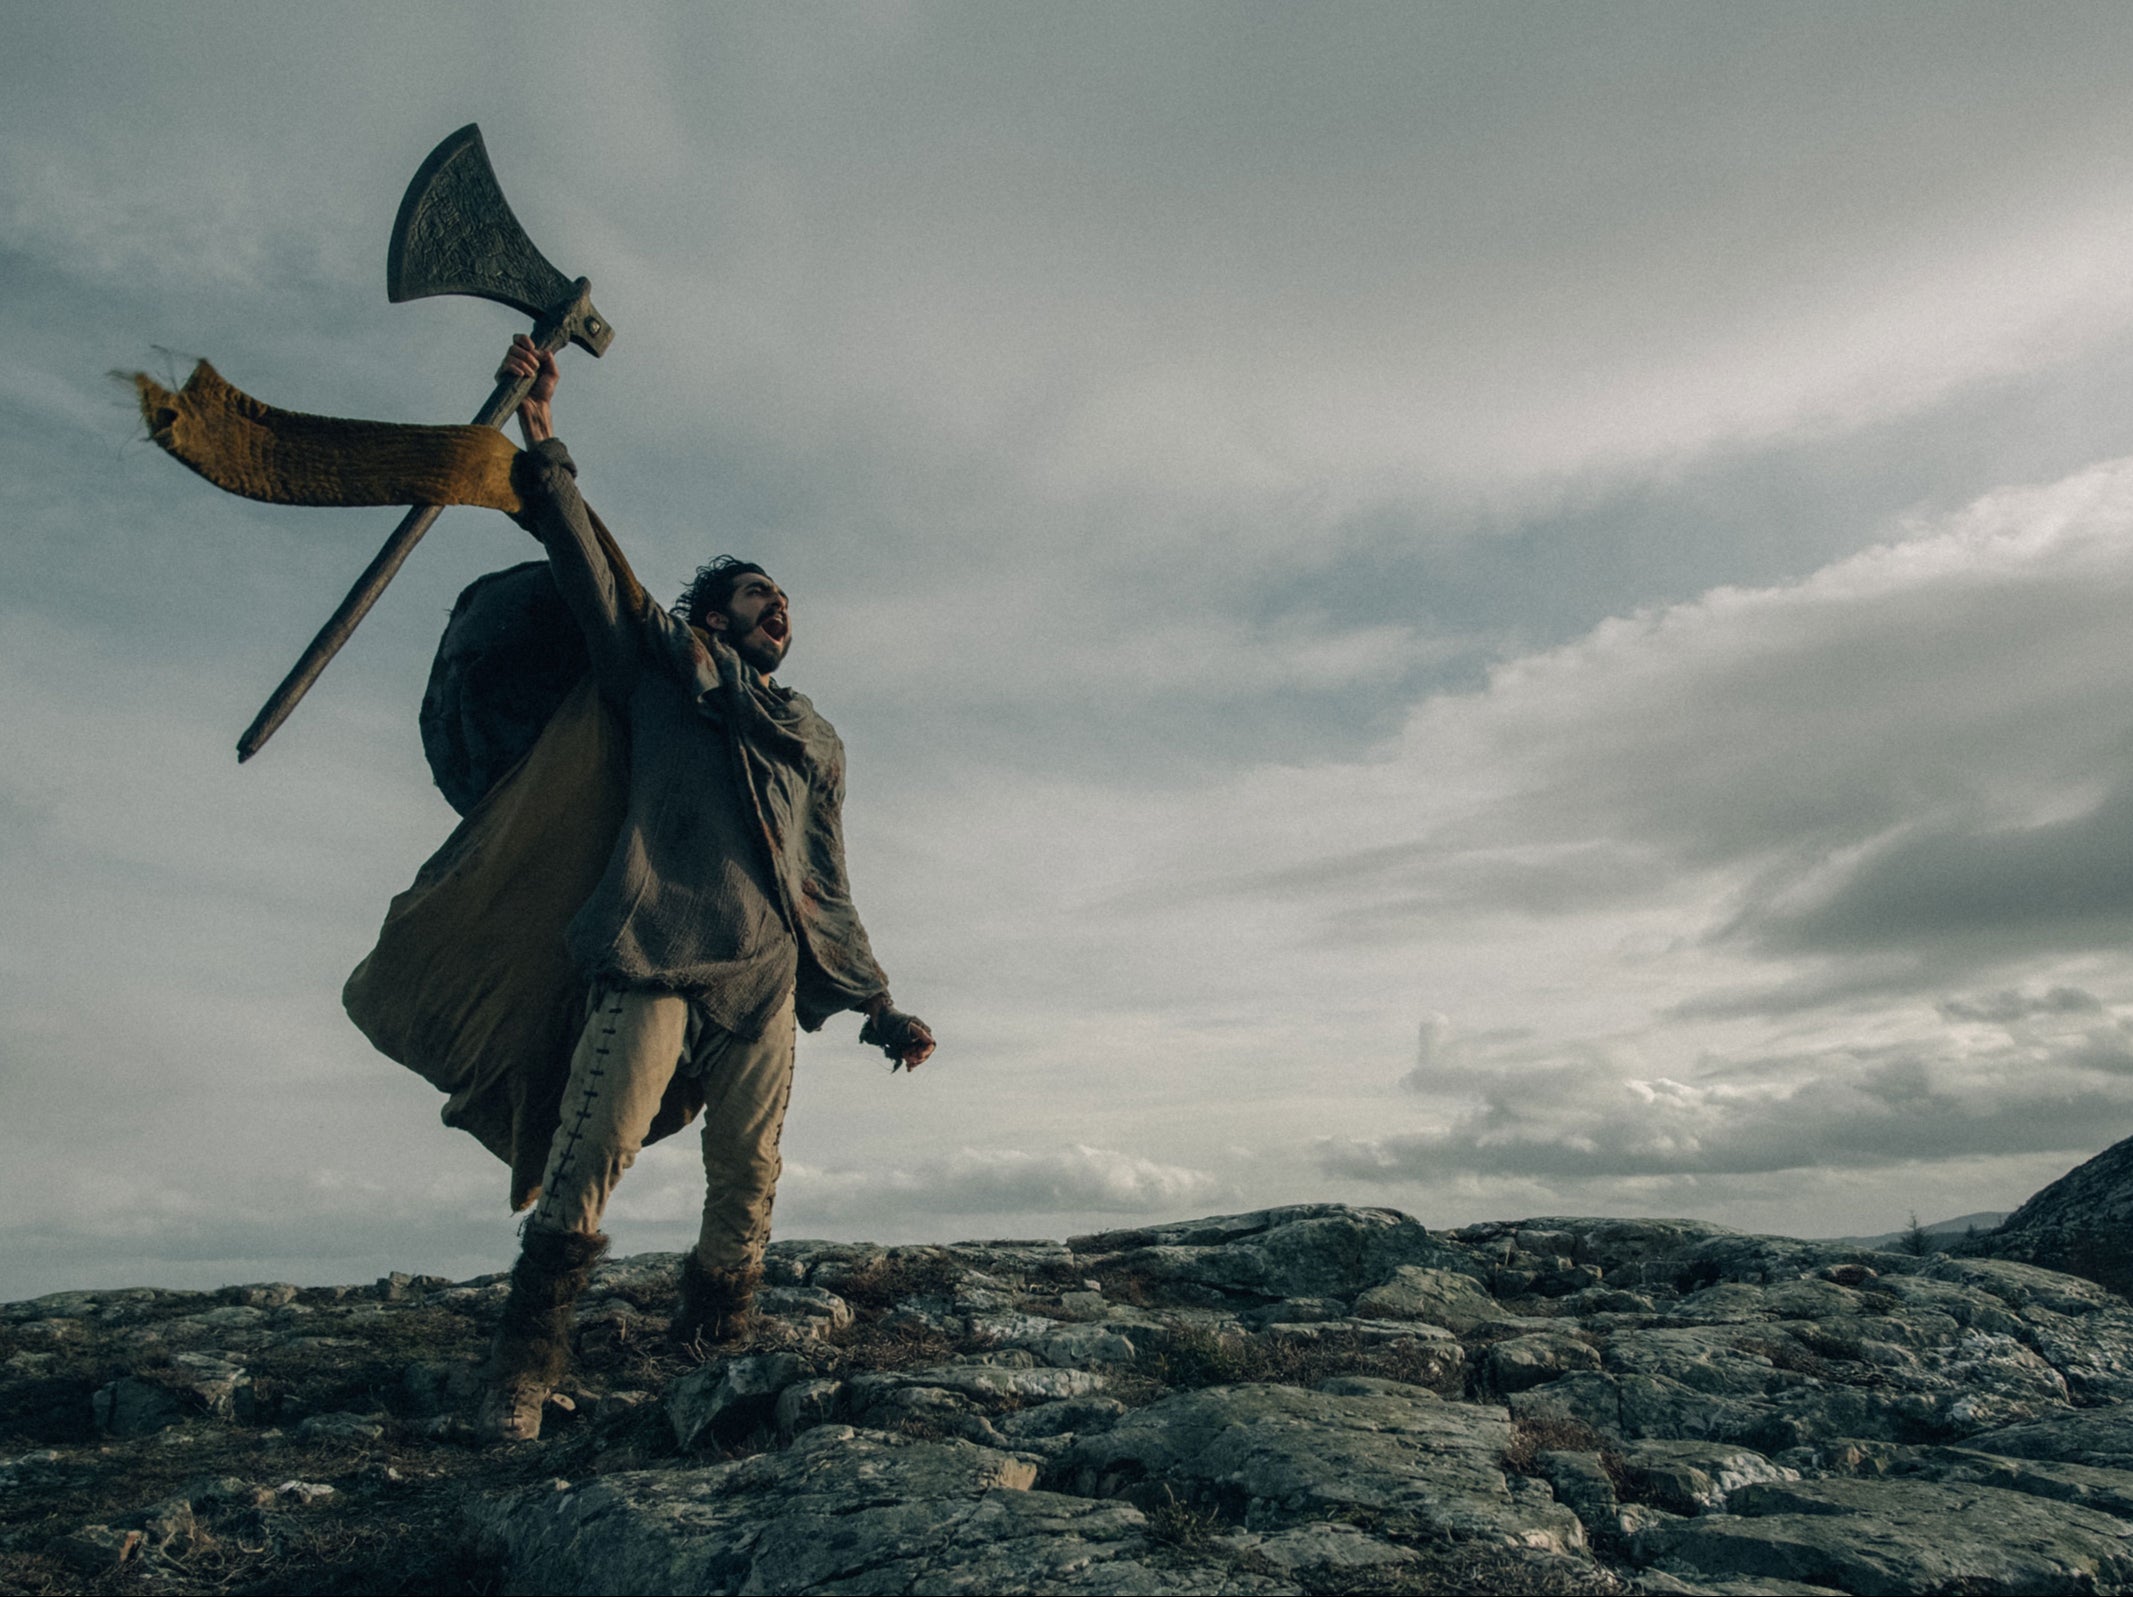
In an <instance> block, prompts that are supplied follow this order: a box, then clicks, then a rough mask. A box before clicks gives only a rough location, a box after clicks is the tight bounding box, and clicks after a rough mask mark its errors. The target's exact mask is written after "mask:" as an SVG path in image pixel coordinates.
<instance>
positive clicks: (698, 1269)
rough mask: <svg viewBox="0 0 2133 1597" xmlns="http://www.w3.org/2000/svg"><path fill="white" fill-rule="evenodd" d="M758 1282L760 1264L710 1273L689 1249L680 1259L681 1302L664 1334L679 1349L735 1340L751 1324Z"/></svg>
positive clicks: (759, 1278)
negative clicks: (692, 1345) (679, 1346)
mask: <svg viewBox="0 0 2133 1597" xmlns="http://www.w3.org/2000/svg"><path fill="white" fill-rule="evenodd" d="M762 1283H763V1267H762V1266H761V1265H760V1264H744V1265H739V1266H736V1267H735V1268H733V1269H728V1270H714V1269H712V1268H710V1267H708V1266H707V1265H705V1263H704V1262H703V1260H701V1259H700V1258H698V1257H697V1256H696V1252H695V1250H694V1249H693V1248H692V1249H691V1250H690V1251H689V1252H688V1253H687V1254H685V1255H683V1257H682V1261H681V1301H680V1302H679V1303H678V1304H676V1305H675V1308H674V1320H673V1324H672V1325H671V1326H670V1327H669V1328H668V1330H667V1335H668V1336H669V1337H670V1338H671V1339H672V1340H673V1341H675V1342H678V1343H680V1344H682V1345H683V1346H687V1345H688V1344H690V1343H693V1342H704V1343H712V1344H716V1343H721V1342H737V1341H739V1340H740V1339H741V1338H742V1337H744V1336H746V1335H747V1334H748V1331H749V1328H750V1326H751V1325H752V1324H753V1322H754V1319H755V1289H756V1288H757V1287H758V1286H760V1285H762Z"/></svg>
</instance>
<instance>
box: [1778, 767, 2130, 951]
mask: <svg viewBox="0 0 2133 1597" xmlns="http://www.w3.org/2000/svg"><path fill="white" fill-rule="evenodd" d="M1737 933H1738V934H1739V935H1744V936H1748V937H1752V938H1755V939H1757V940H1758V941H1760V942H1762V943H1764V944H1765V945H1767V946H1769V947H1771V948H1772V949H1775V950H1779V951H1787V952H1806V953H1823V952H1831V953H1848V952H1853V951H1859V950H1886V949H1889V948H1903V949H1916V948H1920V947H1922V946H1926V945H1930V944H1933V943H1938V942H1956V943H1965V944H1970V945H1973V946H1978V945H1982V946H1983V947H1985V948H1987V949H1990V950H1992V951H1994V952H2001V953H2014V952H2025V953H2037V952H2042V951H2045V950H2050V949H2081V948H2096V947H2104V948H2120V947H2124V946H2125V945H2126V943H2127V941H2128V937H2129V934H2133V779H2129V780H2128V781H2126V782H2124V783H2122V784H2121V785H2119V786H2118V787H2117V788H2115V789H2114V790H2113V791H2112V792H2111V793H2110V794H2109V795H2108V796H2107V797H2106V798H2105V799H2104V800H2103V802H2102V803H2100V804H2098V805H2097V806H2096V807H2095V808H2093V809H2091V810H2089V811H2088V812H2087V813H2086V814H2082V815H2078V816H2075V817H2074V818H2072V819H2070V820H2064V821H2056V822H2052V823H2049V824H2046V825H2042V826H2032V827H2020V828H1990V829H1988V828H1985V827H1981V826H1976V825H1969V826H1959V825H1951V826H1941V827H1931V828H1923V829H1920V830H1918V831H1913V832H1907V833H1905V834H1904V835H1902V836H1899V837H1897V838H1896V839H1894V840H1893V841H1891V842H1890V843H1888V844H1886V845H1884V846H1882V847H1880V848H1878V849H1875V850H1873V851H1872V852H1870V853H1869V854H1867V855H1866V856H1865V857H1864V858H1863V859H1861V860H1860V861H1859V862H1858V863H1857V864H1855V865H1853V866H1851V867H1850V869H1848V870H1847V871H1846V872H1845V873H1844V875H1843V877H1842V878H1841V879H1840V880H1839V881H1838V883H1837V884H1836V885H1835V886H1834V888H1833V889H1831V890H1830V891H1828V892H1826V893H1825V894H1823V895H1822V896H1820V897H1819V898H1818V899H1817V900H1816V901H1814V902H1812V903H1809V904H1807V905H1803V906H1800V907H1797V908H1792V907H1777V906H1769V907H1765V908H1762V909H1761V910H1759V911H1757V912H1753V913H1751V914H1750V916H1748V917H1747V918H1746V919H1745V920H1744V922H1743V923H1742V924H1741V925H1740V926H1739V927H1738V928H1737Z"/></svg>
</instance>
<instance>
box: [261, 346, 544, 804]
mask: <svg viewBox="0 0 2133 1597" xmlns="http://www.w3.org/2000/svg"><path fill="white" fill-rule="evenodd" d="M570 334H571V324H570V322H569V320H568V319H567V318H554V319H553V324H552V325H550V326H546V327H537V328H535V329H534V343H535V346H536V347H537V348H539V349H541V350H544V351H546V352H547V353H549V354H554V353H555V352H556V351H557V350H559V349H561V348H562V347H563V346H564V345H565V344H567V343H569V342H570ZM533 383H534V379H533V378H531V377H508V376H507V377H504V378H502V379H500V380H499V381H498V382H497V385H496V388H495V391H494V392H493V393H491V394H490V395H489V402H488V403H487V404H485V405H483V406H482V407H481V411H480V413H479V414H478V415H476V416H475V418H474V425H475V426H477V427H501V426H503V424H504V422H505V420H506V419H508V418H509V417H510V415H511V414H512V412H514V411H516V410H517V409H518V407H519V404H520V402H521V401H523V400H524V399H525V397H526V395H527V393H528V392H529V391H530V390H531V389H532V387H533ZM443 508H444V507H443V506H442V505H416V506H414V507H413V508H412V509H410V510H409V511H408V513H407V514H406V515H405V516H404V517H402V518H401V521H400V525H399V526H397V527H395V528H394V529H393V534H392V536H391V537H390V538H387V539H386V540H385V547H384V548H382V549H380V550H379V551H378V553H377V558H376V559H374V560H372V561H371V563H370V564H369V565H367V566H365V567H364V568H363V574H362V575H361V576H360V577H358V578H356V581H355V586H354V587H352V588H350V589H349V590H348V597H347V598H345V599H343V600H342V601H341V603H340V607H339V608H338V609H336V610H335V611H334V612H333V614H332V615H331V616H330V617H328V618H327V621H326V624H325V625H324V626H322V627H320V628H319V629H318V636H317V637H315V638H313V639H312V640H311V646H310V647H309V648H307V649H305V650H304V652H303V656H302V658H300V659H299V660H298V661H297V662H296V664H295V665H294V666H293V667H291V668H290V671H289V674H288V675H287V676H285V677H283V678H282V679H281V686H280V687H278V688H276V689H275V690H274V692H273V693H272V694H271V695H270V696H269V697H268V699H267V702H266V703H265V704H264V705H262V706H261V707H260V711H259V714H257V715H256V716H254V717H253V718H252V724H251V725H250V726H248V727H246V728H245V729H244V736H243V737H241V738H239V739H238V740H237V763H238V764H239V765H242V764H243V763H244V762H245V761H246V760H249V759H250V758H251V757H252V756H253V755H255V754H257V753H258V752H259V751H260V750H261V749H262V748H264V747H266V742H267V739H268V738H270V737H272V736H273V735H274V732H275V729H276V728H277V727H279V726H280V725H281V724H282V722H284V721H286V720H288V719H289V713H290V712H291V711H292V710H294V709H295V708H296V706H297V705H298V704H299V703H300V702H301V701H302V699H303V696H304V695H305V694H306V693H308V692H310V691H311V684H312V683H314V682H316V681H317V680H318V678H319V673H320V672H321V671H324V670H325V669H326V663H327V662H328V661H329V660H331V659H332V658H333V657H334V656H335V655H336V654H338V653H340V652H341V645H342V644H344V643H346V642H347V641H348V639H349V636H350V635H351V634H352V633H353V632H354V631H355V629H356V626H357V624H358V623H359V622H361V621H362V619H363V617H364V616H366V615H368V614H369V613H370V607H371V606H372V605H374V604H376V603H377V602H378V595H379V594H381V593H383V592H384V591H385V585H386V584H387V583H388V582H390V581H392V580H393V573H394V572H396V571H398V570H399V569H400V567H401V565H402V564H403V563H404V562H405V561H406V559H407V557H408V556H409V555H410V554H411V553H413V552H414V548H415V545H416V544H417V543H419V542H421V540H422V535H423V534H424V533H425V532H428V531H429V530H430V523H432V522H433V521H435V520H436V519H437V513H438V512H439V511H440V510H442V509H443Z"/></svg>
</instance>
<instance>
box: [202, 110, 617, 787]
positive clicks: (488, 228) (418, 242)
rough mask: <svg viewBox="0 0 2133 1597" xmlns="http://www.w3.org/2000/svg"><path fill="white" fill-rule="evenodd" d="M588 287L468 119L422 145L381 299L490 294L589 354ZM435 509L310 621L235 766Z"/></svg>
mask: <svg viewBox="0 0 2133 1597" xmlns="http://www.w3.org/2000/svg"><path fill="white" fill-rule="evenodd" d="M591 287H592V285H591V284H590V283H589V282H588V281H587V280H586V279H584V278H582V277H581V278H578V279H577V280H576V281H575V282H573V281H572V280H571V279H569V278H567V277H565V276H564V275H563V274H562V273H561V272H559V271H557V270H556V269H555V268H554V267H553V266H551V265H550V264H549V263H548V259H547V257H546V256H544V255H542V254H541V252H540V251H539V250H537V249H535V248H534V247H533V241H532V240H531V239H529V238H528V237H526V230H525V229H524V228H522V227H521V226H519V221H518V218H517V217H516V216H513V215H512V214H511V207H510V205H508V204H507V203H506V202H505V200H504V191H503V190H502V189H501V188H499V187H498V186H497V182H496V173H495V171H494V170H493V169H492V168H491V167H490V165H489V152H488V151H487V149H485V148H484V147H483V145H482V142H481V129H480V128H479V127H478V126H476V125H475V124H474V123H472V122H469V123H468V124H467V125H466V126H465V127H463V128H461V129H460V130H459V131H458V132H457V133H454V134H453V135H452V136H451V137H450V138H448V139H446V140H445V141H444V142H443V143H442V144H440V145H438V146H437V148H436V149H434V150H432V151H430V153H429V158H428V159H427V160H425V161H424V162H423V163H422V165H421V167H420V168H419V169H418V170H417V171H416V173H415V176H414V180H413V181H412V182H411V183H409V184H408V186H407V194H406V197H405V198H403V199H402V200H401V201H400V215H399V217H398V219H397V220H395V221H394V223H393V241H392V248H391V250H390V252H389V253H388V254H387V256H386V261H385V293H386V298H387V299H389V300H391V301H392V303H394V304H395V305H398V304H400V303H402V302H403V301H406V300H411V299H426V298H428V297H429V296H431V295H433V294H472V295H475V296H477V297H478V298H481V299H493V300H496V301H498V302H499V303H501V304H505V305H509V306H511V307H512V308H514V309H516V310H520V311H523V312H525V314H526V315H528V316H530V317H532V318H533V341H534V343H535V344H536V345H538V346H539V347H540V348H541V349H543V350H546V351H548V352H550V353H553V352H555V351H556V350H559V349H561V348H562V347H563V346H564V345H565V344H576V345H577V346H578V347H579V348H580V349H584V350H587V351H589V352H590V353H592V354H594V355H599V354H602V353H604V352H605V351H606V349H607V346H608V345H609V344H610V343H611V342H613V340H614V336H615V330H614V328H612V327H611V326H609V325H608V323H607V320H606V319H605V318H604V317H602V316H601V315H600V313H599V312H598V311H596V310H594V309H593V304H592V297H591ZM532 386H533V379H532V378H530V377H507V378H505V379H503V380H502V381H501V382H499V383H498V384H497V385H496V389H495V391H494V392H493V393H491V394H490V395H489V401H488V403H487V404H485V405H483V406H482V407H481V410H480V412H479V413H478V414H477V415H476V416H475V418H474V425H475V426H477V427H501V426H502V425H503V424H504V422H505V420H506V419H507V418H509V417H510V415H511V414H512V412H514V411H516V410H517V409H518V407H519V404H520V402H521V401H522V400H524V399H525V397H526V394H527V391H528V390H529V389H531V388H532ZM441 508H442V507H441V506H438V505H416V506H415V507H414V508H413V509H411V510H409V511H408V513H407V516H406V518H405V519H404V520H403V521H401V523H400V525H399V526H398V527H396V528H394V529H393V535H392V536H391V537H390V538H388V539H386V540H385V547H384V548H382V549H380V550H379V551H378V555H377V558H376V559H375V560H373V561H371V563H370V564H369V565H368V566H366V567H364V569H363V574H362V576H360V577H358V578H357V579H356V583H355V586H354V587H352V588H350V589H349V590H348V597H347V598H345V599H343V600H342V601H341V604H340V608H339V609H337V610H335V611H334V612H333V615H332V617H331V618H330V619H329V620H328V621H327V622H326V624H325V625H324V626H323V627H321V628H319V632H318V636H317V637H315V638H313V639H312V640H311V646H310V647H309V648H308V649H306V650H304V653H303V658H301V659H300V660H298V661H297V662H296V665H295V667H294V668H293V669H292V670H291V671H290V672H289V674H288V675H287V676H286V677H284V678H282V683H281V686H280V687H278V688H276V689H275V690H274V693H273V696H272V697H271V698H269V699H268V700H267V702H266V704H265V705H264V706H263V707H262V708H261V709H260V712H259V714H258V715H257V716H255V717H254V718H253V721H252V724H251V725H250V726H248V727H246V728H245V731H244V736H243V737H241V738H239V739H238V740H237V759H238V762H239V763H240V764H242V763H243V762H244V761H246V760H249V759H250V758H251V757H252V756H253V755H255V754H257V753H258V752H259V751H260V749H261V748H262V747H264V746H265V744H266V741H267V739H268V738H270V737H272V736H273V735H274V729H275V728H276V727H278V726H280V725H281V724H282V722H284V721H286V720H287V719H288V718H289V712H290V711H292V710H294V709H295V708H296V706H297V702H298V701H299V700H301V699H302V698H303V696H304V694H305V693H306V692H308V691H309V690H310V687H311V684H312V683H313V682H316V681H317V680H318V676H319V673H320V672H321V671H323V670H325V669H326V662H327V661H329V660H331V659H332V658H333V657H334V655H336V654H338V653H339V652H340V648H341V645H342V644H344V643H346V642H347V641H348V638H349V635H350V634H351V633H353V632H354V631H355V629H356V624H357V623H358V622H360V621H361V620H362V619H363V617H364V616H365V615H366V614H368V613H369V610H370V607H371V606H372V605H373V604H376V603H377V602H378V595H379V594H381V593H383V592H384V591H385V585H386V584H387V583H388V582H390V581H392V579H393V573H394V572H396V571H398V570H399V569H400V565H401V562H402V561H404V560H406V559H407V557H408V555H409V554H410V553H411V552H412V551H413V549H414V547H415V544H416V543H417V541H419V540H420V538H421V537H422V535H423V534H424V533H425V532H428V531H429V530H430V523H431V522H433V521H435V520H436V519H437V512H438V511H439V509H441Z"/></svg>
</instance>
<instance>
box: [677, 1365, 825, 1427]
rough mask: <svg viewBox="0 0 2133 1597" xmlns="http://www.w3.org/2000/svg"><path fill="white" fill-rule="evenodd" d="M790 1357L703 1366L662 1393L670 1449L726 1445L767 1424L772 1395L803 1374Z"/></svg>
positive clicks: (774, 1398) (775, 1396) (773, 1400)
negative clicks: (670, 1436) (699, 1444)
mask: <svg viewBox="0 0 2133 1597" xmlns="http://www.w3.org/2000/svg"><path fill="white" fill-rule="evenodd" d="M806 1368H807V1367H806V1366H805V1365H804V1364H802V1363H801V1362H800V1360H799V1358H798V1357H797V1356H796V1355H794V1354H791V1353H758V1354H754V1355H751V1356H749V1357H745V1358H733V1359H721V1360H718V1361H716V1362H714V1363H710V1364H704V1365H701V1366H699V1367H698V1368H697V1369H696V1370H694V1371H693V1372H691V1373H690V1374H688V1375H685V1376H683V1377H682V1378H681V1379H680V1380H678V1381H676V1382H675V1383H674V1385H673V1387H672V1389H671V1390H670V1391H669V1392H668V1393H667V1418H668V1420H669V1421H670V1422H671V1423H672V1424H673V1427H674V1441H675V1444H676V1445H677V1446H679V1447H682V1448H690V1447H694V1446H695V1445H696V1444H697V1442H698V1441H699V1440H705V1441H712V1440H726V1439H730V1438H732V1437H734V1436H737V1435H740V1434H743V1433H745V1432H747V1431H748V1430H750V1429H752V1428H753V1427H755V1426H758V1425H762V1424H764V1423H766V1422H767V1421H769V1420H770V1419H771V1418H772V1416H773V1414H774V1413H775V1410H776V1406H777V1401H778V1396H779V1394H780V1393H782V1392H783V1391H784V1390H785V1389H786V1388H787V1387H788V1386H790V1385H792V1384H793V1382H795V1381H797V1380H799V1379H800V1377H801V1376H802V1375H803V1374H805V1373H806Z"/></svg>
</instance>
